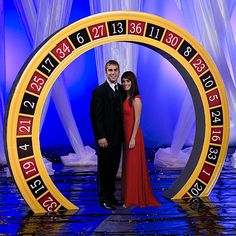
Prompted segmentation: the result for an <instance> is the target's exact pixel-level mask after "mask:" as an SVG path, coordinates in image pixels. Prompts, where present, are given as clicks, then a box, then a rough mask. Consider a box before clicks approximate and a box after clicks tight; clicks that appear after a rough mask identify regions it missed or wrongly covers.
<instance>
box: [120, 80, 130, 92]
mask: <svg viewBox="0 0 236 236" xmlns="http://www.w3.org/2000/svg"><path fill="white" fill-rule="evenodd" d="M122 86H123V88H124V90H125V91H129V90H130V88H131V81H130V80H129V79H126V78H123V79H122Z"/></svg>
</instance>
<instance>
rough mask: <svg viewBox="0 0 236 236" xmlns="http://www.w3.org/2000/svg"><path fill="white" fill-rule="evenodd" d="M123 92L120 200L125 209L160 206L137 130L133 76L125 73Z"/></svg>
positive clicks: (138, 106)
mask: <svg viewBox="0 0 236 236" xmlns="http://www.w3.org/2000/svg"><path fill="white" fill-rule="evenodd" d="M121 82H122V86H123V88H124V90H125V91H126V94H127V96H126V100H125V101H124V103H123V127H124V158H123V170H122V196H123V201H124V207H126V208H127V207H130V206H140V207H147V206H160V203H159V202H158V201H157V200H156V198H155V197H154V195H153V192H152V188H151V184H150V180H149V176H148V170H147V163H146V157H145V151H144V142H143V135H142V131H141V128H140V127H139V123H140V116H141V109H142V103H141V99H140V96H139V90H138V84H137V79H136V76H135V74H134V73H133V72H132V71H126V72H124V74H123V75H122V77H121Z"/></svg>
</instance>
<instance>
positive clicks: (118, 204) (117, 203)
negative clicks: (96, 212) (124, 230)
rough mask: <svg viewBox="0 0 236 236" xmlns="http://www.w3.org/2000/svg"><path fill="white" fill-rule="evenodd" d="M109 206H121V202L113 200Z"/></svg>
mask: <svg viewBox="0 0 236 236" xmlns="http://www.w3.org/2000/svg"><path fill="white" fill-rule="evenodd" d="M111 204H112V205H114V206H123V202H119V201H118V200H117V199H115V198H113V199H112V200H111Z"/></svg>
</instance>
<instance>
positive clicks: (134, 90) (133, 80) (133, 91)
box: [121, 71, 139, 106]
mask: <svg viewBox="0 0 236 236" xmlns="http://www.w3.org/2000/svg"><path fill="white" fill-rule="evenodd" d="M123 79H127V80H129V81H131V87H130V90H129V96H130V97H129V105H130V106H133V101H134V98H135V96H137V95H139V89H138V82H137V78H136V76H135V74H134V73H133V72H132V71H126V72H124V73H123V75H122V76H121V82H122V83H123Z"/></svg>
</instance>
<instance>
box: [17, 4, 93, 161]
mask: <svg viewBox="0 0 236 236" xmlns="http://www.w3.org/2000/svg"><path fill="white" fill-rule="evenodd" d="M72 2H73V0H63V1H60V2H59V1H57V0H51V1H43V0H38V1H17V0H15V4H16V6H17V8H18V11H19V12H20V15H21V18H22V19H23V22H24V26H25V28H26V32H27V34H28V37H29V40H30V42H31V44H32V45H33V47H34V48H36V47H37V46H38V45H39V44H40V43H41V42H42V41H43V40H44V39H46V38H47V37H48V36H49V35H51V34H52V33H54V32H55V31H57V30H58V29H60V28H62V27H63V26H65V25H66V24H67V23H68V19H69V16H70V11H71V6H72ZM51 95H52V98H53V101H54V104H55V106H56V109H57V112H58V114H59V117H60V119H61V121H62V124H63V127H64V128H65V131H66V134H67V136H68V138H69V140H70V143H71V145H72V147H73V149H74V151H75V154H74V155H73V156H71V155H70V156H68V158H67V156H63V157H62V161H63V163H64V164H65V165H71V164H73V165H75V164H76V165H80V164H83V162H84V161H83V160H86V162H88V161H89V160H90V158H92V157H94V155H95V151H94V150H93V149H91V148H90V147H84V145H83V142H82V139H81V136H80V133H79V131H78V128H77V125H76V122H75V119H74V117H73V113H72V109H71V105H70V100H69V96H68V93H67V90H66V83H65V78H64V75H63V73H62V74H61V76H60V77H59V78H58V79H57V81H56V82H55V84H54V86H53V88H52V91H51V93H50V94H49V96H48V97H47V101H46V102H45V105H44V109H43V113H42V117H41V124H43V121H44V118H45V115H46V112H47V108H48V104H49V99H50V97H51ZM62 95H63V96H62ZM72 162H73V163H72ZM92 162H94V160H92Z"/></svg>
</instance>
